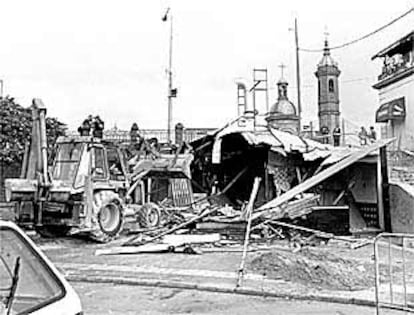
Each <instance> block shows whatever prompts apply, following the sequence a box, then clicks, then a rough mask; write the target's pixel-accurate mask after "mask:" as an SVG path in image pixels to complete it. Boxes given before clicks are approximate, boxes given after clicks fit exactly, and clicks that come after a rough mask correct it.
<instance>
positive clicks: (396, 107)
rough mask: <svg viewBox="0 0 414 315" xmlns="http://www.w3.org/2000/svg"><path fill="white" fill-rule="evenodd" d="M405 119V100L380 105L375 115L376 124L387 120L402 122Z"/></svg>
mask: <svg viewBox="0 0 414 315" xmlns="http://www.w3.org/2000/svg"><path fill="white" fill-rule="evenodd" d="M404 118H405V99H404V97H401V98H397V99H395V100H392V101H391V102H388V103H385V104H382V105H381V106H380V108H378V110H377V113H376V122H387V121H389V120H403V119H404Z"/></svg>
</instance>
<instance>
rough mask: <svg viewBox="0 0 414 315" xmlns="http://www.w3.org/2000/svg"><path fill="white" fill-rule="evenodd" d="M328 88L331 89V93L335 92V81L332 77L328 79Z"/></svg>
mask: <svg viewBox="0 0 414 315" xmlns="http://www.w3.org/2000/svg"><path fill="white" fill-rule="evenodd" d="M328 90H329V93H333V92H334V81H333V80H332V79H329V81H328Z"/></svg>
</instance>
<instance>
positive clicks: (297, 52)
mask: <svg viewBox="0 0 414 315" xmlns="http://www.w3.org/2000/svg"><path fill="white" fill-rule="evenodd" d="M295 46H296V85H297V90H298V116H299V133H300V130H301V119H302V103H301V97H300V66H299V37H298V20H297V18H295Z"/></svg>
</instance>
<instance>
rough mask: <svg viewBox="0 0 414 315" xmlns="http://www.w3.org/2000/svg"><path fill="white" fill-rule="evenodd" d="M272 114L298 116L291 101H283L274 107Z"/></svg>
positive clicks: (271, 110)
mask: <svg viewBox="0 0 414 315" xmlns="http://www.w3.org/2000/svg"><path fill="white" fill-rule="evenodd" d="M270 114H273V115H274V114H279V115H296V108H295V105H293V104H292V102H290V101H289V100H286V99H281V100H278V101H277V102H276V103H275V104H273V105H272V107H271V108H270Z"/></svg>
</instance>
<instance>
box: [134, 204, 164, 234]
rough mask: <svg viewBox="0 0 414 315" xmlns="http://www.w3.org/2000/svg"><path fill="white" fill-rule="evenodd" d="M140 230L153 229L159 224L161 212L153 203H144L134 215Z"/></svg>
mask: <svg viewBox="0 0 414 315" xmlns="http://www.w3.org/2000/svg"><path fill="white" fill-rule="evenodd" d="M135 216H136V219H137V222H138V223H139V225H140V227H141V228H144V229H146V228H154V227H158V226H160V224H161V210H160V208H159V207H158V206H157V205H156V204H154V203H146V204H145V205H143V206H142V207H141V208H140V209H139V210H138V211H137V212H136V213H135Z"/></svg>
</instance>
